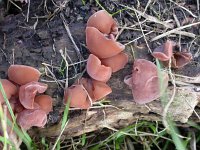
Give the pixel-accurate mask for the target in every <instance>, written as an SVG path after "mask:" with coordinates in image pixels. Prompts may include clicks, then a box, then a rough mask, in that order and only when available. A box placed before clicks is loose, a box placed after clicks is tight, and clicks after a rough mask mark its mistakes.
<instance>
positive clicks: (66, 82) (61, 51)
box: [59, 48, 69, 88]
mask: <svg viewBox="0 0 200 150" xmlns="http://www.w3.org/2000/svg"><path fill="white" fill-rule="evenodd" d="M59 52H60V55H61V57H62V58H63V60H64V61H65V65H66V72H65V75H66V81H65V88H68V68H69V64H68V62H67V59H66V54H67V51H66V48H65V54H64V53H63V50H62V49H60V50H59Z"/></svg>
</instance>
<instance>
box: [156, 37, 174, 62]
mask: <svg viewBox="0 0 200 150" xmlns="http://www.w3.org/2000/svg"><path fill="white" fill-rule="evenodd" d="M174 44H175V43H174V42H173V41H170V40H167V41H166V42H165V43H164V44H163V45H160V46H159V47H157V48H156V49H155V50H154V51H153V53H152V55H153V57H155V58H157V59H159V60H160V61H168V60H169V59H170V58H171V57H172V54H173V47H174Z"/></svg>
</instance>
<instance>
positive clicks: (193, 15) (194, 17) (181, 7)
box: [169, 0, 197, 18]
mask: <svg viewBox="0 0 200 150" xmlns="http://www.w3.org/2000/svg"><path fill="white" fill-rule="evenodd" d="M169 1H170V2H172V3H174V4H176V5H177V6H178V7H180V8H182V9H184V10H185V11H187V12H188V13H189V14H190V15H191V16H192V17H194V18H197V16H196V15H194V14H193V13H192V12H191V11H190V10H188V9H187V8H185V7H183V6H181V5H179V4H178V3H176V2H174V1H172V0H169Z"/></svg>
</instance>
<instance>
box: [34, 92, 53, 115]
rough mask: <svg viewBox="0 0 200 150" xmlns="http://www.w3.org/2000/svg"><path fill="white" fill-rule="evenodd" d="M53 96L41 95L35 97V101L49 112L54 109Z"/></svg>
mask: <svg viewBox="0 0 200 150" xmlns="http://www.w3.org/2000/svg"><path fill="white" fill-rule="evenodd" d="M52 101H53V100H52V98H51V97H50V96H49V95H39V96H36V97H35V103H37V104H39V106H40V109H42V110H44V111H45V112H46V113H47V114H48V113H49V112H50V111H52Z"/></svg>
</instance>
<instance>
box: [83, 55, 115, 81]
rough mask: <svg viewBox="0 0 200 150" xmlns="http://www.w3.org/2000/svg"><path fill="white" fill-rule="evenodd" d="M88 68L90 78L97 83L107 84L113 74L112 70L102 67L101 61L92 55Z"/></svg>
mask: <svg viewBox="0 0 200 150" xmlns="http://www.w3.org/2000/svg"><path fill="white" fill-rule="evenodd" d="M86 68H87V73H88V74H89V75H90V77H92V78H93V79H95V80H97V81H102V82H107V81H108V80H109V79H110V77H111V74H112V69H111V68H110V67H106V66H104V65H101V61H100V60H99V59H98V57H96V56H95V55H93V54H90V56H89V58H88V61H87V66H86Z"/></svg>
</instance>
